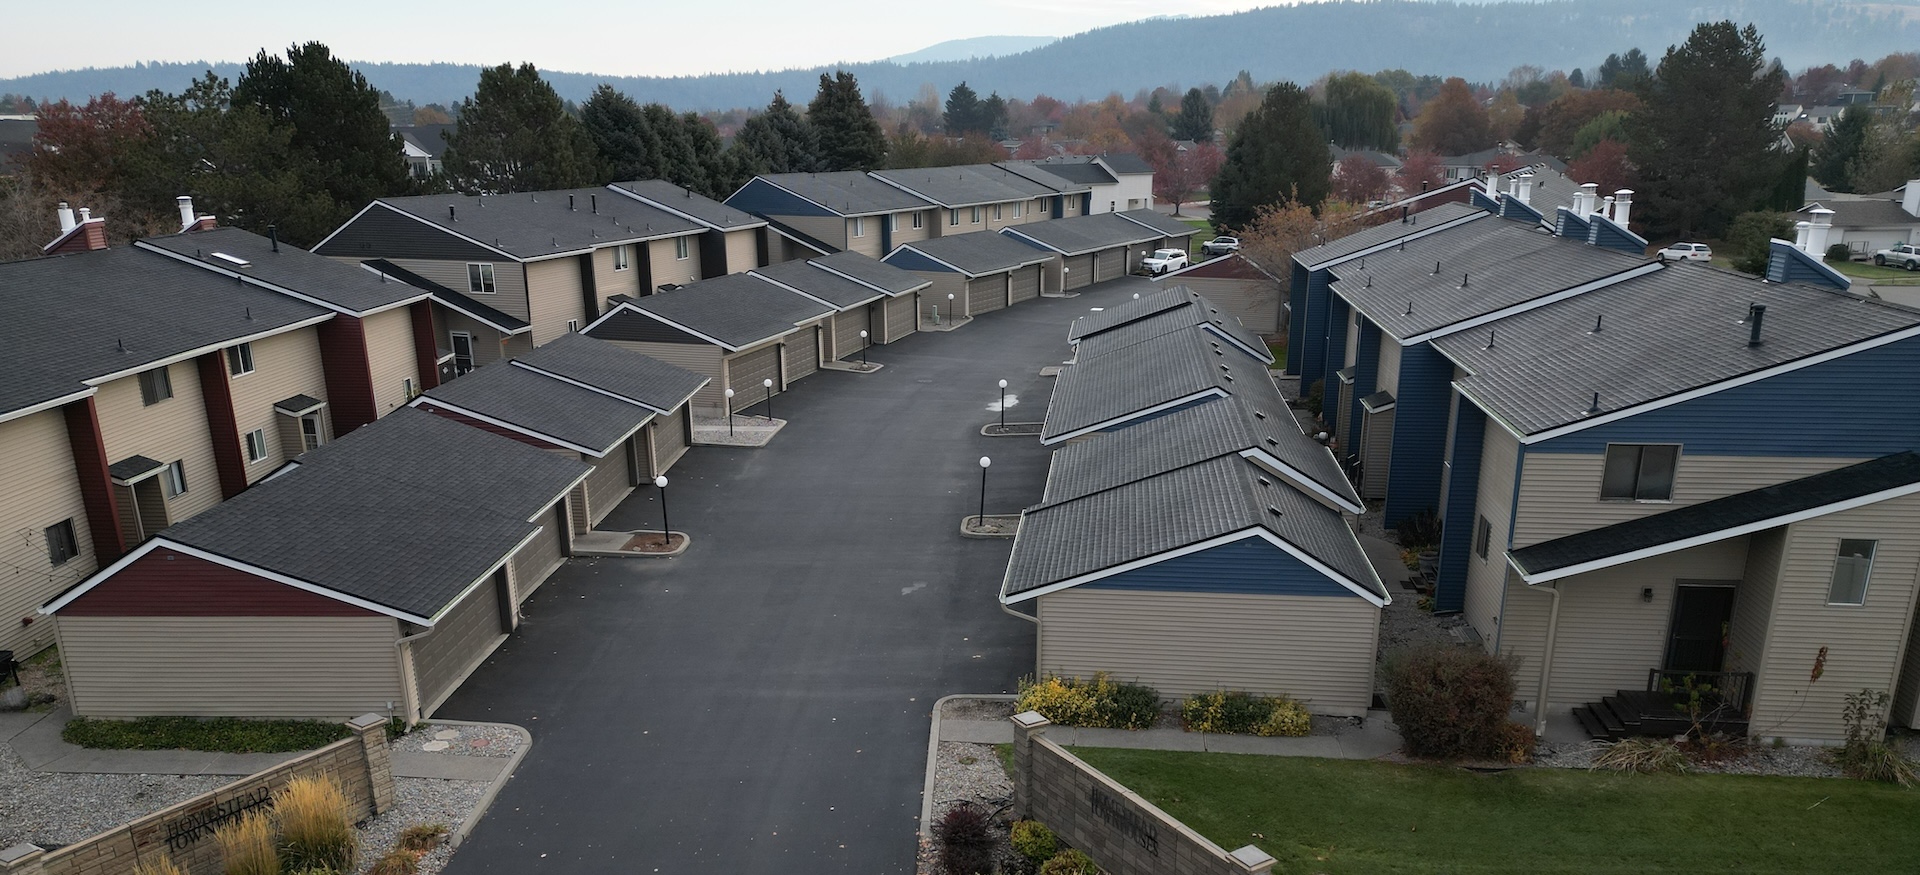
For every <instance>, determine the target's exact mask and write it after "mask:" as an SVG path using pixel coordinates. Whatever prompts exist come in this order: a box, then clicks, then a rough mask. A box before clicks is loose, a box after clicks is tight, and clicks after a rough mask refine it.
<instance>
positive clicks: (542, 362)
mask: <svg viewBox="0 0 1920 875" xmlns="http://www.w3.org/2000/svg"><path fill="white" fill-rule="evenodd" d="M514 363H515V365H516V366H519V367H526V368H532V369H534V370H537V371H542V372H544V373H548V374H553V375H555V376H558V377H562V378H564V379H569V380H576V381H578V382H582V383H586V384H587V385H589V386H592V387H594V388H596V389H602V390H605V391H608V392H612V393H613V394H615V395H618V396H620V397H622V398H625V399H627V400H629V401H633V402H634V403H637V404H644V405H646V406H648V407H651V408H653V409H655V410H658V411H660V412H662V413H672V412H673V411H674V410H675V409H676V408H678V407H679V406H680V405H682V404H685V403H686V402H687V399H688V398H692V397H693V393H695V392H698V391H700V387H702V386H705V385H706V384H707V382H708V380H709V379H710V378H709V377H707V376H706V375H705V374H696V373H694V372H692V371H689V370H687V369H686V368H682V367H678V366H675V365H670V364H667V363H666V362H663V361H661V360H659V359H656V358H654V357H652V356H650V355H644V354H642V353H638V352H634V351H633V350H630V349H626V348H624V347H621V346H619V345H617V344H613V343H608V342H606V341H604V340H596V339H594V338H592V337H588V336H586V335H584V334H565V335H561V336H560V337H557V338H554V339H553V340H551V341H548V342H547V343H545V344H543V345H541V346H538V347H535V348H534V349H533V351H532V352H528V353H525V354H523V355H521V356H519V357H517V358H515V359H514Z"/></svg>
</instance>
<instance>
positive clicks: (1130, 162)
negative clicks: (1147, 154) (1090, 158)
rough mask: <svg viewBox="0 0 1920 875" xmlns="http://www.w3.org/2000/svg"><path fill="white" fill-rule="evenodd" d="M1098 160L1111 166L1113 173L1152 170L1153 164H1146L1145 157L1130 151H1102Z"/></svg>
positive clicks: (1150, 171) (1149, 171)
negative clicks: (1109, 152)
mask: <svg viewBox="0 0 1920 875" xmlns="http://www.w3.org/2000/svg"><path fill="white" fill-rule="evenodd" d="M1100 160H1102V161H1105V162H1106V163H1107V166H1108V167H1111V168H1113V172H1115V173H1127V174H1133V173H1152V172H1153V165H1152V164H1148V163H1147V159H1145V158H1142V157H1140V156H1138V155H1134V154H1131V153H1115V154H1112V155H1108V154H1105V153H1102V154H1101V155H1100Z"/></svg>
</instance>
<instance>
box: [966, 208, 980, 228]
mask: <svg viewBox="0 0 1920 875" xmlns="http://www.w3.org/2000/svg"><path fill="white" fill-rule="evenodd" d="M967 224H969V225H978V224H980V208H979V207H969V208H968V209H967Z"/></svg>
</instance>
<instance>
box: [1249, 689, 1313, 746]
mask: <svg viewBox="0 0 1920 875" xmlns="http://www.w3.org/2000/svg"><path fill="white" fill-rule="evenodd" d="M1272 701H1273V703H1274V704H1273V711H1272V712H1270V713H1268V714H1267V719H1265V720H1262V721H1260V725H1259V726H1256V727H1254V730H1253V733H1254V734H1255V735H1264V736H1266V737H1268V738H1273V737H1275V736H1292V737H1299V736H1303V735H1306V734H1307V733H1309V732H1312V731H1313V715H1311V714H1308V713H1307V706H1305V705H1302V704H1300V703H1299V702H1296V701H1294V700H1292V699H1273V700H1272Z"/></svg>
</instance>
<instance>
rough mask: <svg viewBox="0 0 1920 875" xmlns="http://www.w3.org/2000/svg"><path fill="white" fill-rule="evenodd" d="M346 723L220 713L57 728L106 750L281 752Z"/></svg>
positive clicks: (330, 738)
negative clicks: (248, 717)
mask: <svg viewBox="0 0 1920 875" xmlns="http://www.w3.org/2000/svg"><path fill="white" fill-rule="evenodd" d="M347 732H348V730H347V727H346V726H345V725H344V724H340V723H323V722H321V721H318V720H240V719H237V718H233V717H220V718H216V719H211V720H202V719H200V718H198V717H142V718H140V719H138V720H100V719H95V718H91V717H75V718H73V720H71V721H68V723H67V725H66V726H65V727H64V728H62V729H61V730H60V737H61V738H62V739H64V740H65V741H66V742H67V743H68V744H77V745H80V746H81V747H92V748H103V749H108V750H180V749H185V750H208V751H223V752H226V753H285V752H287V751H295V750H312V749H313V748H316V747H325V746H326V745H329V744H332V743H333V742H336V741H339V740H340V739H342V738H346V737H347Z"/></svg>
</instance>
